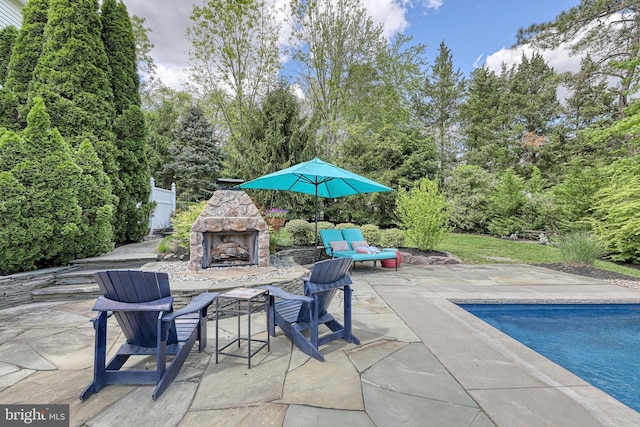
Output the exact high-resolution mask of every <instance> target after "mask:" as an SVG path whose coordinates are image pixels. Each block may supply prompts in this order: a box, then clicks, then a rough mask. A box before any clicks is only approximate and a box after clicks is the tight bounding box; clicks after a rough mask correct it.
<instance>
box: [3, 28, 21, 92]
mask: <svg viewBox="0 0 640 427" xmlns="http://www.w3.org/2000/svg"><path fill="white" fill-rule="evenodd" d="M17 36H18V30H16V27H14V26H12V25H10V26H8V27H4V28H3V29H1V30H0V87H2V86H3V85H4V81H5V80H6V78H7V71H8V70H9V60H10V59H11V50H12V49H13V45H14V43H15V42H16V37H17Z"/></svg>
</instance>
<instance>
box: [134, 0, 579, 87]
mask: <svg viewBox="0 0 640 427" xmlns="http://www.w3.org/2000/svg"><path fill="white" fill-rule="evenodd" d="M267 1H272V2H275V3H277V4H281V3H283V2H285V1H288V0H267ZM124 3H125V4H126V5H127V8H128V10H129V13H130V14H132V15H138V16H142V17H144V18H146V20H147V22H146V23H147V26H148V27H150V28H151V29H152V32H151V33H150V39H151V41H152V42H153V43H154V44H155V48H154V50H153V51H152V56H153V58H154V60H155V61H156V64H157V65H158V74H159V75H160V77H161V78H162V80H163V81H164V82H165V83H166V84H168V85H170V86H172V87H175V88H178V87H179V86H180V81H181V80H182V81H184V80H186V73H185V71H184V68H185V67H187V66H188V61H187V54H186V52H187V50H188V48H189V44H188V41H187V40H186V37H185V31H186V29H187V27H188V26H189V25H190V21H189V14H190V12H191V10H192V8H193V4H194V3H197V4H200V3H201V0H195V2H194V1H180V0H154V1H149V0H124ZM363 3H364V4H365V7H367V9H368V10H369V11H370V12H371V16H372V19H373V20H374V22H376V23H378V24H382V25H383V26H384V29H385V33H386V34H387V36H389V35H391V34H394V33H396V32H403V33H405V34H407V35H410V36H413V41H414V42H415V43H423V44H426V45H427V56H428V60H429V62H430V63H433V60H434V59H435V57H436V56H437V54H438V46H439V45H440V42H441V41H442V40H444V42H445V44H446V45H447V47H449V49H450V50H451V53H452V55H453V61H454V64H455V67H456V68H459V69H460V70H461V71H462V72H463V73H464V74H465V75H468V74H469V73H470V72H471V71H472V70H473V68H474V64H475V66H480V65H482V63H484V62H485V61H487V62H486V63H487V65H488V66H490V68H492V69H496V70H498V69H499V67H500V63H501V62H503V61H504V62H507V63H509V64H512V63H514V62H516V61H518V60H519V59H520V57H521V56H522V51H521V50H511V49H509V48H510V47H511V46H512V45H513V44H514V43H515V40H516V33H517V31H518V28H521V27H528V26H529V25H530V24H532V23H540V22H547V21H550V20H553V19H554V18H555V17H556V16H557V15H558V14H560V12H562V11H564V10H568V9H569V8H571V7H573V6H577V5H578V4H580V0H363ZM548 60H549V63H550V64H551V65H552V66H554V67H555V68H556V69H557V70H559V71H566V70H568V69H575V67H576V66H577V65H576V64H579V59H578V58H569V57H568V55H567V54H566V52H564V51H557V52H550V53H549V54H548Z"/></svg>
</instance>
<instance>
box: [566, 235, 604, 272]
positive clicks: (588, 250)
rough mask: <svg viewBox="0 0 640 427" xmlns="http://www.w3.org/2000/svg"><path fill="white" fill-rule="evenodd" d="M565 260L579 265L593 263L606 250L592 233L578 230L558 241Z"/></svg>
mask: <svg viewBox="0 0 640 427" xmlns="http://www.w3.org/2000/svg"><path fill="white" fill-rule="evenodd" d="M558 248H559V249H560V255H561V256H562V259H563V261H564V262H566V263H568V264H577V265H593V263H594V262H595V261H596V259H598V258H599V257H600V256H601V255H602V253H603V252H604V246H603V245H602V242H600V241H599V240H598V239H597V238H596V237H595V236H594V235H593V234H592V233H589V232H586V231H576V232H573V233H569V234H567V235H565V236H563V237H562V238H560V240H559V242H558Z"/></svg>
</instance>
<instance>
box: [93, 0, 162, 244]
mask: <svg viewBox="0 0 640 427" xmlns="http://www.w3.org/2000/svg"><path fill="white" fill-rule="evenodd" d="M101 12H102V13H101V18H102V25H103V29H102V40H103V43H104V46H105V51H106V54H107V57H108V59H109V71H110V78H109V80H110V82H111V88H112V92H113V98H114V107H115V114H116V120H115V123H114V129H113V130H114V132H115V136H116V138H115V144H116V148H117V152H118V155H117V159H116V161H117V164H118V178H119V180H120V182H121V185H117V186H116V187H115V188H114V193H115V195H116V196H117V197H118V200H119V202H118V206H117V209H116V212H115V216H114V225H115V239H116V242H136V241H140V240H142V238H143V237H144V235H145V234H146V231H147V226H148V218H149V213H150V210H151V206H150V204H149V192H150V184H149V181H150V175H149V162H148V160H147V147H146V129H145V122H144V116H143V114H142V111H141V110H140V94H139V88H140V84H139V76H138V73H137V70H136V43H135V40H134V37H133V29H132V25H131V21H130V19H129V14H128V13H127V8H126V6H125V5H124V3H122V2H118V3H116V0H104V1H103V3H102V10H101Z"/></svg>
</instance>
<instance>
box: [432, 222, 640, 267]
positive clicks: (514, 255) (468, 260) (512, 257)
mask: <svg viewBox="0 0 640 427" xmlns="http://www.w3.org/2000/svg"><path fill="white" fill-rule="evenodd" d="M435 249H436V250H438V251H442V252H449V253H451V254H454V255H456V256H457V257H458V258H460V259H461V260H462V262H464V263H465V264H497V263H512V264H513V263H517V264H549V263H561V262H563V261H562V258H561V256H560V250H559V249H557V248H555V247H553V246H549V245H540V244H538V243H532V242H519V241H512V240H506V239H498V238H495V237H489V236H478V235H472V234H454V233H451V234H449V235H448V236H447V237H446V238H445V240H444V241H442V242H441V243H440V244H439V245H438V246H436V248H435ZM595 267H597V268H600V269H603V270H609V271H615V272H617V273H622V274H626V275H629V276H634V277H640V270H636V269H634V268H629V267H624V266H621V265H618V264H615V263H612V262H607V261H596V263H595Z"/></svg>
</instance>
